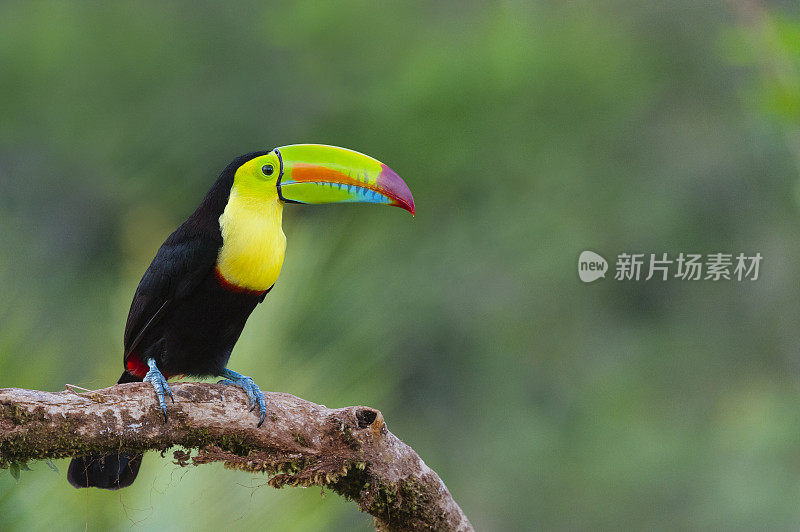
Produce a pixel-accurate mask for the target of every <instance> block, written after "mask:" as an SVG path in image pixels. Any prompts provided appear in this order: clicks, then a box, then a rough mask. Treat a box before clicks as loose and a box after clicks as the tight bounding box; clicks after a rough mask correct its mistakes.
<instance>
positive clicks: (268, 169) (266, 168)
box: [261, 164, 275, 175]
mask: <svg viewBox="0 0 800 532" xmlns="http://www.w3.org/2000/svg"><path fill="white" fill-rule="evenodd" d="M261 171H262V172H264V175H272V172H274V171H275V169H274V168H273V167H272V165H271V164H265V165H264V166H262V167H261Z"/></svg>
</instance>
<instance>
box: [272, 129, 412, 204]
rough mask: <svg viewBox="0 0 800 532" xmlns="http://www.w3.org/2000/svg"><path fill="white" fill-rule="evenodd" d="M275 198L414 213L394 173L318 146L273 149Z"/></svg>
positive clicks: (350, 153)
mask: <svg viewBox="0 0 800 532" xmlns="http://www.w3.org/2000/svg"><path fill="white" fill-rule="evenodd" d="M275 153H276V154H277V155H278V157H279V158H280V161H281V168H280V176H279V177H278V180H277V187H278V196H279V197H280V198H281V199H282V200H283V201H287V202H292V203H311V204H318V203H383V204H386V205H394V206H396V207H400V208H401V209H405V210H407V211H408V212H410V213H411V214H412V215H413V214H414V197H413V196H412V195H411V190H409V188H408V185H406V183H405V181H403V180H402V179H401V178H400V176H399V175H397V174H396V173H395V171H394V170H392V169H391V168H389V167H388V166H386V165H385V164H383V163H382V162H380V161H377V160H375V159H373V158H372V157H369V156H368V155H364V154H363V153H359V152H357V151H353V150H348V149H345V148H337V147H336V146H325V145H322V144H293V145H291V146H282V147H280V148H275Z"/></svg>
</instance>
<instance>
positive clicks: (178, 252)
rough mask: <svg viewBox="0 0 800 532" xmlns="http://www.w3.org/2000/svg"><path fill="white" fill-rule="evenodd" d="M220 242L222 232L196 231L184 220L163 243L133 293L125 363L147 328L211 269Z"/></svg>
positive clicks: (158, 319) (127, 324) (188, 292)
mask: <svg viewBox="0 0 800 532" xmlns="http://www.w3.org/2000/svg"><path fill="white" fill-rule="evenodd" d="M221 244H222V242H221V237H219V233H217V234H212V235H209V234H202V233H197V232H194V231H190V230H189V228H188V227H187V226H186V224H184V225H182V226H181V227H179V228H178V229H177V230H176V231H175V232H174V233H172V234H171V235H170V236H169V238H167V240H166V241H165V242H164V243H163V244H162V245H161V248H159V250H158V253H156V257H155V258H154V259H153V262H151V263H150V267H149V268H147V271H146V272H145V273H144V276H143V277H142V280H141V281H140V282H139V287H138V288H137V289H136V294H135V295H134V296H133V302H132V303H131V310H130V312H129V313H128V322H127V323H126V324H125V340H124V345H125V353H124V356H123V363H124V362H125V361H126V360H127V359H128V356H129V355H130V353H131V352H132V351H133V350H134V349H135V348H136V346H137V344H138V343H139V342H140V341H141V340H142V338H144V336H145V334H146V333H147V331H148V330H150V329H151V328H152V327H153V326H154V325H156V324H157V323H158V322H159V321H161V320H162V319H164V316H167V315H169V312H170V309H171V307H172V305H173V304H174V303H175V302H176V301H180V300H181V299H182V298H184V297H186V296H187V295H189V294H191V293H192V291H193V290H194V289H195V288H196V287H197V285H198V284H200V282H201V281H202V280H203V279H204V278H205V276H206V275H209V274H210V273H211V271H212V269H213V268H214V264H215V263H216V260H217V253H218V251H219V247H220V246H221Z"/></svg>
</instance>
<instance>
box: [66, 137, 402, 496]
mask: <svg viewBox="0 0 800 532" xmlns="http://www.w3.org/2000/svg"><path fill="white" fill-rule="evenodd" d="M347 202H358V203H382V204H386V205H395V206H398V207H401V208H403V209H406V210H407V211H409V212H411V213H412V214H413V213H414V198H413V197H412V195H411V191H410V190H409V189H408V186H407V185H406V184H405V182H404V181H403V180H402V179H401V178H400V176H398V175H397V174H396V173H395V172H394V171H393V170H392V169H391V168H389V167H388V166H386V165H385V164H382V163H381V162H379V161H377V160H375V159H373V158H371V157H368V156H366V155H364V154H361V153H358V152H355V151H351V150H347V149H344V148H337V147H334V146H323V145H317V144H295V145H291V146H284V147H281V148H276V149H274V150H269V151H258V152H254V153H249V154H247V155H243V156H241V157H237V158H236V159H234V160H233V162H231V163H230V164H229V165H228V166H227V168H225V170H223V171H222V173H221V174H220V176H219V178H218V179H217V181H216V182H215V183H214V185H213V186H212V187H211V190H210V191H209V192H208V194H207V195H206V197H205V199H204V200H203V201H202V203H201V204H200V206H199V207H198V208H197V210H195V211H194V213H192V215H191V216H189V218H188V219H187V220H186V221H185V222H184V223H183V224H182V225H181V226H180V227H178V229H176V230H175V232H174V233H172V234H171V235H170V236H169V237H168V238H167V240H166V241H165V242H164V244H162V246H161V248H160V249H159V250H158V253H157V254H156V257H155V258H154V259H153V262H152V263H151V264H150V267H149V268H147V271H146V272H145V274H144V276H143V277H142V280H141V281H140V283H139V287H138V288H137V290H136V294H135V295H134V296H133V303H132V304H131V309H130V313H129V314H128V322H127V324H126V326H125V339H124V348H125V349H124V358H123V361H124V368H125V371H124V372H123V373H122V377H120V379H119V381H118V382H119V383H126V382H137V381H147V382H150V383H152V385H153V387H154V388H155V391H156V394H157V395H158V400H159V404H160V406H161V411H162V412H163V414H164V419H165V421H166V419H167V418H166V416H167V408H166V404H165V401H164V398H165V396H168V397H170V398H172V392H171V391H170V388H169V385H168V384H167V379H168V378H169V377H170V376H173V375H189V376H219V377H222V378H223V379H225V380H224V381H222V382H224V383H226V384H232V385H236V386H240V387H241V388H243V389H244V390H245V391H246V392H247V395H248V397H249V398H250V404H251V409H253V410H254V409H256V408H258V412H259V418H258V425H259V426H261V424H262V423H263V422H264V417H265V415H266V405H265V403H264V395H263V394H262V393H261V390H259V388H258V386H256V384H255V383H254V382H253V380H252V379H251V378H250V377H245V376H244V375H241V374H239V373H236V372H235V371H232V370H230V369H228V368H227V367H226V366H227V365H228V358H229V357H230V356H231V350H232V349H233V346H234V344H235V343H236V340H237V339H238V338H239V335H240V334H241V332H242V329H243V327H244V324H245V322H246V321H247V318H248V316H250V313H251V312H252V311H253V309H254V308H255V307H256V305H258V304H259V303H261V302H262V301H263V300H264V296H266V294H267V293H268V292H269V291H270V289H271V288H272V286H273V285H274V284H275V280H276V279H277V278H278V274H279V273H280V271H281V265H282V264H283V256H284V251H285V249H286V237H285V236H284V234H283V230H282V228H281V220H282V214H283V205H284V203H308V204H317V203H347ZM141 461H142V455H141V454H136V453H130V454H125V453H122V454H118V455H107V456H89V455H87V456H79V457H75V458H73V460H72V462H71V463H70V466H69V472H68V475H67V476H68V478H69V481H70V483H71V484H72V485H73V486H75V487H90V486H94V487H98V488H105V489H118V488H122V487H125V486H129V485H130V484H131V483H132V482H133V481H134V479H135V478H136V474H137V473H138V472H139V466H140V464H141Z"/></svg>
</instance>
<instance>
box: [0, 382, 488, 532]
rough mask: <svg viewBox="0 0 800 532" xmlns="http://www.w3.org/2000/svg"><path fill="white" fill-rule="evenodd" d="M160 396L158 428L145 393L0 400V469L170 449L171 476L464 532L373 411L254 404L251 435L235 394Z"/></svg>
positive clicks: (9, 394)
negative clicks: (237, 476) (217, 474)
mask: <svg viewBox="0 0 800 532" xmlns="http://www.w3.org/2000/svg"><path fill="white" fill-rule="evenodd" d="M170 387H171V388H172V391H173V393H174V395H175V404H172V403H170V402H169V401H168V402H167V413H168V415H169V421H168V422H167V423H166V424H165V423H164V420H163V417H162V416H161V414H160V412H159V410H158V407H157V403H156V397H155V394H154V393H153V389H152V387H151V386H150V385H149V384H145V383H132V384H121V385H116V386H112V387H110V388H106V389H103V390H97V391H93V392H87V393H80V394H79V393H75V392H73V391H64V392H58V393H52V392H42V391H36V390H24V389H19V388H5V389H0V467H8V466H11V465H12V464H21V463H25V462H27V461H29V460H40V459H47V458H63V457H69V456H75V455H80V454H85V453H95V454H97V453H105V454H111V453H117V452H120V451H146V450H158V451H165V450H167V449H168V448H170V447H173V446H178V447H182V448H183V449H186V450H176V451H174V457H175V461H176V463H178V464H179V465H181V466H186V465H189V464H190V463H191V464H194V465H198V464H203V463H207V462H216V461H221V462H224V464H225V467H226V468H230V469H241V470H245V471H251V472H263V473H266V474H268V475H270V476H271V479H270V481H269V483H270V485H272V486H273V487H275V488H281V487H283V486H287V485H290V486H311V485H317V486H325V487H327V488H329V489H331V490H333V491H335V492H336V493H339V494H340V495H343V496H344V497H347V498H348V499H352V500H353V501H355V502H356V503H357V504H358V507H359V508H360V509H361V510H362V511H364V512H368V513H369V514H371V515H373V516H374V517H375V527H376V529H379V530H472V525H471V524H470V522H469V520H468V519H467V518H466V516H465V515H464V513H463V512H462V511H461V508H459V506H458V505H457V504H456V502H455V501H454V500H453V498H452V496H451V495H450V492H449V491H448V490H447V488H446V487H445V485H444V483H443V482H442V481H441V479H440V478H439V476H438V475H437V474H436V473H435V472H434V471H433V470H432V469H430V468H429V467H428V466H426V465H425V462H423V461H422V459H420V457H419V456H418V455H417V453H416V452H414V450H413V449H411V448H410V447H409V446H408V445H406V444H405V443H403V442H402V441H400V440H399V439H398V438H397V437H396V436H395V435H394V434H392V433H391V432H389V431H388V430H387V428H386V424H385V423H384V421H383V415H381V413H380V412H379V411H378V410H375V409H373V408H369V407H364V406H351V407H347V408H338V409H331V408H326V407H325V406H323V405H318V404H315V403H311V402H309V401H305V400H303V399H299V398H297V397H295V396H293V395H289V394H285V393H266V394H265V398H266V401H267V409H268V413H267V420H266V421H265V423H264V425H263V426H262V427H261V428H256V423H257V421H258V416H257V415H256V414H255V413H254V412H250V411H249V407H248V405H247V396H246V394H245V393H244V392H243V391H242V390H240V389H238V388H236V387H232V386H225V385H221V384H204V383H174V384H170ZM192 449H197V451H196V452H195V453H194V454H192V453H191V450H192ZM187 450H188V451H189V452H187ZM65 484H66V481H65ZM65 489H67V488H66V487H65ZM70 489H71V488H70Z"/></svg>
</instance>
